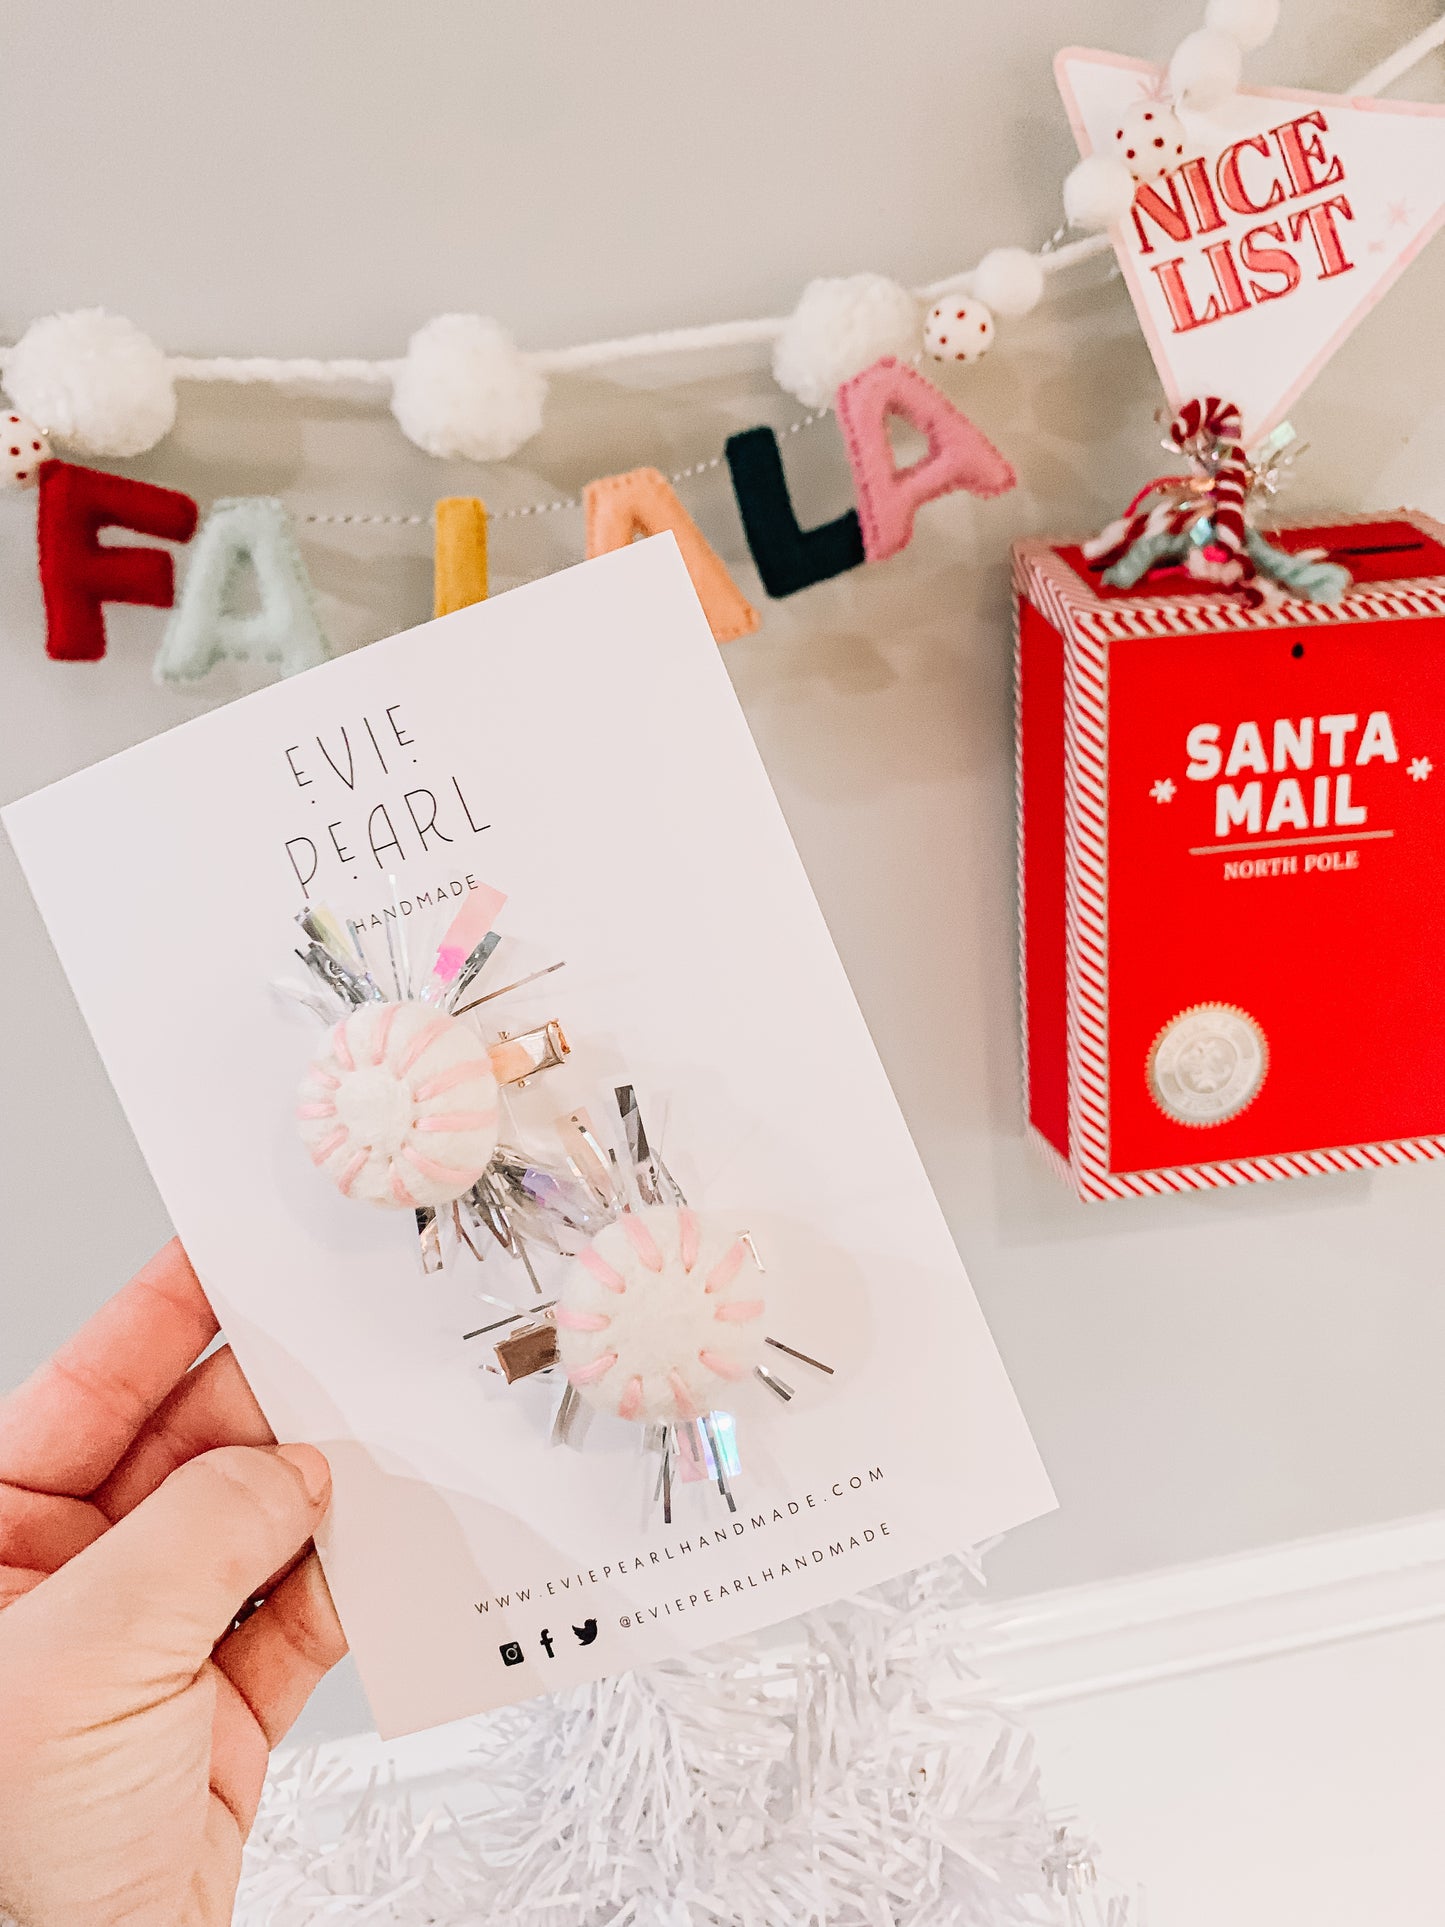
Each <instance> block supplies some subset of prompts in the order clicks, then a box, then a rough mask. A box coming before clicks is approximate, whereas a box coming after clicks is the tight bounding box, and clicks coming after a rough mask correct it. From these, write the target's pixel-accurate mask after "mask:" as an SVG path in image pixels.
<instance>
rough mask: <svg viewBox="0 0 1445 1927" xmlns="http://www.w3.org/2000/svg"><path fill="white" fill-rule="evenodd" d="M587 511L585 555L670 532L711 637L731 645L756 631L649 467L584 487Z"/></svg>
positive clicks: (698, 534) (740, 598)
mask: <svg viewBox="0 0 1445 1927" xmlns="http://www.w3.org/2000/svg"><path fill="white" fill-rule="evenodd" d="M582 499H583V501H584V503H585V504H586V510H587V554H588V556H589V557H591V556H596V555H606V554H607V553H608V552H609V550H611V549H621V548H625V547H626V545H627V544H628V543H629V542H631V541H632V540H633V538H634V537H635V536H638V535H658V534H660V533H661V532H662V530H663V529H671V531H672V533H673V534H674V535H675V536H676V537H677V546H678V548H679V549H680V550H681V551H682V559H683V561H684V562H685V563H686V564H687V572H688V574H689V575H690V576H691V577H692V586H693V587H694V589H696V590H697V598H698V601H699V602H700V603H701V604H702V606H703V611H704V613H705V615H706V616H707V619H708V622H709V623H710V624H711V625H712V632H713V636H714V638H715V640H716V641H718V642H731V641H733V640H734V638H735V637H737V636H750V635H751V634H752V633H753V631H754V630H755V629H756V628H757V626H758V612H757V610H756V609H755V608H754V607H753V606H752V604H751V603H750V602H749V601H748V600H747V598H746V597H745V596H744V595H743V593H742V591H741V589H739V587H738V585H737V584H736V583H735V582H734V581H733V579H732V577H731V576H730V575H729V574H728V572H727V570H726V569H725V568H724V567H723V565H722V560H721V558H720V557H719V555H718V553H717V551H716V550H715V549H714V548H713V546H712V544H711V543H710V542H709V541H708V540H707V539H706V537H705V536H704V535H703V533H702V530H701V529H700V528H699V527H698V525H697V523H696V522H694V521H693V519H692V517H691V516H690V515H689V514H688V512H687V510H686V509H685V508H684V507H683V506H682V503H681V502H680V501H679V500H678V499H677V494H676V492H675V491H674V489H673V487H672V484H671V483H670V482H669V481H668V479H667V477H666V476H665V475H663V474H661V473H660V472H659V471H658V470H657V469H655V468H634V469H632V470H631V471H630V472H629V473H628V474H626V475H606V476H604V477H603V478H602V480H601V481H597V482H589V483H588V484H587V487H586V488H585V489H584V490H583V492H582Z"/></svg>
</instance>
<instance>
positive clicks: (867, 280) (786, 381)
mask: <svg viewBox="0 0 1445 1927" xmlns="http://www.w3.org/2000/svg"><path fill="white" fill-rule="evenodd" d="M921 333H922V330H921V327H920V317H919V312H918V302H917V301H916V300H915V298H914V296H913V295H912V294H910V293H909V291H908V289H907V288H904V287H900V286H899V284H898V283H897V282H896V281H890V280H889V279H888V277H887V276H886V275H883V274H852V275H846V276H844V277H842V278H841V279H837V280H821V281H810V282H809V283H808V285H807V287H806V288H804V290H803V293H802V298H801V299H800V300H799V302H798V305H797V307H796V308H795V309H794V310H793V312H792V314H791V316H790V317H789V319H788V324H787V326H786V327H785V328H784V329H783V332H782V334H781V335H780V336H779V337H778V343H777V346H776V348H775V349H774V350H773V379H774V380H775V381H776V382H777V384H778V386H779V387H780V388H785V389H786V390H787V391H788V393H789V394H790V395H796V396H797V398H798V400H799V401H800V402H803V403H804V404H805V405H806V406H807V407H809V408H826V407H828V405H829V404H830V403H831V402H832V399H833V397H834V395H835V394H836V393H837V391H838V390H839V388H841V387H842V385H843V383H844V382H845V381H850V380H851V379H852V378H853V376H854V375H859V374H861V373H862V372H863V370H864V369H865V368H871V367H872V365H873V363H874V362H875V361H878V360H879V359H880V358H881V357H882V356H884V355H896V356H897V358H898V359H899V360H900V361H917V359H918V354H919V349H920V347H921Z"/></svg>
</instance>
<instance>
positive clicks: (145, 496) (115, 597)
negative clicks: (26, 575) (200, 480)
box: [37, 462, 196, 662]
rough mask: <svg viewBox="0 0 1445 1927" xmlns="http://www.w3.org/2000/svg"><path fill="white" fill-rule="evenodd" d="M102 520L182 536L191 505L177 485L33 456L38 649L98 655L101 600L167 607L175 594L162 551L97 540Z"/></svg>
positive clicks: (66, 657) (73, 658)
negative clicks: (41, 637)
mask: <svg viewBox="0 0 1445 1927" xmlns="http://www.w3.org/2000/svg"><path fill="white" fill-rule="evenodd" d="M103 528H120V529H134V530H135V531H136V533H137V534H139V535H159V536H162V537H164V538H165V539H166V540H167V541H169V542H189V541H190V539H191V537H192V536H193V535H194V534H195V532H196V505H195V503H194V502H193V501H192V500H191V498H190V496H189V495H182V493H181V492H180V490H179V489H174V488H157V487H156V486H155V484H154V483H152V482H133V481H131V479H130V478H129V477H128V476H125V475H106V474H104V473H103V472H102V471H101V470H100V469H95V468H77V467H75V466H74V464H72V463H70V462H42V463H41V465H40V510H39V525H38V531H37V533H38V540H39V547H40V586H41V589H42V590H43V591H44V594H45V628H46V637H45V649H46V654H47V655H51V656H56V657H58V658H59V659H60V660H61V661H63V662H98V661H99V660H100V658H101V657H102V656H103V655H104V654H105V610H104V606H103V605H104V604H105V603H107V602H144V603H148V604H150V606H151V607H152V608H156V609H168V608H169V607H170V606H171V603H172V602H173V601H174V600H175V569H174V566H173V564H172V562H171V558H170V556H169V555H168V554H167V553H166V551H165V550H164V549H143V548H130V547H125V548H122V547H121V546H119V545H114V546H111V545H107V544H106V543H103V542H101V541H100V540H99V536H100V531H101V530H102V529H103Z"/></svg>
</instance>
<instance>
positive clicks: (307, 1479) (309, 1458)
mask: <svg viewBox="0 0 1445 1927" xmlns="http://www.w3.org/2000/svg"><path fill="white" fill-rule="evenodd" d="M276 1456H277V1458H278V1459H285V1461H286V1463H287V1464H288V1465H294V1466H295V1468H296V1470H297V1471H298V1472H299V1473H300V1474H301V1483H302V1484H303V1485H304V1486H305V1488H306V1496H307V1498H308V1499H309V1500H310V1501H311V1503H312V1505H321V1504H323V1503H324V1502H325V1500H326V1499H327V1498H328V1496H329V1495H330V1492H331V1467H330V1466H329V1465H328V1464H327V1463H326V1455H325V1453H323V1452H318V1451H317V1449H316V1447H315V1446H314V1445H278V1446H277V1447H276Z"/></svg>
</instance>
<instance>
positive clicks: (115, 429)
mask: <svg viewBox="0 0 1445 1927" xmlns="http://www.w3.org/2000/svg"><path fill="white" fill-rule="evenodd" d="M5 388H6V391H7V393H8V394H9V396H10V399H11V401H13V402H14V404H15V407H16V409H17V410H18V411H19V413H20V414H22V415H26V416H29V418H30V420H31V421H33V422H35V423H37V424H38V425H39V427H40V428H41V429H42V431H43V432H44V433H45V434H46V435H47V436H49V437H50V438H51V439H53V440H54V441H56V442H58V443H59V444H60V445H61V446H62V447H64V448H65V449H67V450H68V451H70V452H73V453H74V454H77V455H143V454H144V453H145V451H146V450H147V449H148V448H154V447H155V445H156V443H157V442H158V441H160V440H161V438H162V437H163V436H164V435H167V434H169V432H170V430H171V428H172V427H173V426H174V424H175V419H176V389H175V383H174V382H173V381H172V379H171V372H170V369H169V367H168V366H167V364H166V358H165V356H164V355H163V354H162V353H161V351H160V349H159V348H158V347H157V346H156V344H155V343H154V342H153V341H152V340H151V339H150V338H149V336H147V335H143V334H142V333H141V331H140V329H139V328H137V327H136V325H135V323H134V322H133V321H127V320H126V319H125V317H124V316H123V315H118V314H107V313H106V312H105V310H104V309H103V308H80V309H77V310H76V311H75V312H73V313H70V314H52V315H45V316H44V317H43V318H42V319H41V320H39V321H32V322H31V324H30V326H29V327H28V328H27V329H26V330H25V333H24V334H23V335H22V336H21V337H20V339H19V341H17V342H16V344H15V346H14V347H13V348H12V349H11V350H10V352H9V354H8V355H7V356H6V357H5Z"/></svg>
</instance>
